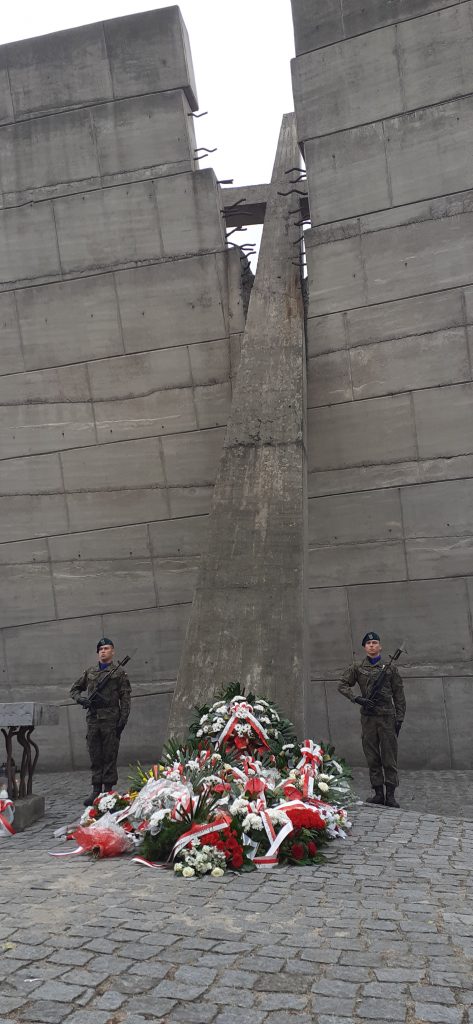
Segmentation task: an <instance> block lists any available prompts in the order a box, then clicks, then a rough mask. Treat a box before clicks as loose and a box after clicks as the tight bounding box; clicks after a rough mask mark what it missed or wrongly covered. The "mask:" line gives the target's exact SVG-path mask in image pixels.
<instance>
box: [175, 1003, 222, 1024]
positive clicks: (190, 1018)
mask: <svg viewBox="0 0 473 1024" xmlns="http://www.w3.org/2000/svg"><path fill="white" fill-rule="evenodd" d="M219 1009H220V1008H219V1007H218V1006H217V1004H216V1003H206V1002H200V1003H197V1004H194V1003H181V1005H178V1006H175V1007H174V1010H173V1011H172V1018H171V1019H170V1021H169V1024H172V1021H174V1022H179V1024H180V1022H181V1021H183V1022H185V1024H187V1022H189V1024H209V1022H210V1021H213V1019H214V1017H215V1016H216V1014H217V1013H218V1011H219ZM166 1024H168V1022H166Z"/></svg>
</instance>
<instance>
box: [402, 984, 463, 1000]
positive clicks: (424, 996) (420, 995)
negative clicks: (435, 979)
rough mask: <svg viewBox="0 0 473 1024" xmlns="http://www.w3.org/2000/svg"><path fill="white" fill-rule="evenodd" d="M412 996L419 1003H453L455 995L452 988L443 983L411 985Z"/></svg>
mask: <svg viewBox="0 0 473 1024" xmlns="http://www.w3.org/2000/svg"><path fill="white" fill-rule="evenodd" d="M410 989H411V996H412V998H413V999H415V1000H416V1002H419V1003H447V1004H448V1003H450V1004H451V1005H453V1004H454V1003H455V1002H456V1000H455V995H454V993H453V992H452V990H451V989H450V988H447V987H444V986H441V985H411V986H410Z"/></svg>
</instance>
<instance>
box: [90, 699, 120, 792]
mask: <svg viewBox="0 0 473 1024" xmlns="http://www.w3.org/2000/svg"><path fill="white" fill-rule="evenodd" d="M116 729H117V721H116V718H115V717H114V718H113V719H112V720H110V719H99V718H89V719H88V721H87V747H88V751H89V757H90V767H91V769H92V786H93V788H94V789H96V790H101V789H102V786H103V788H104V789H105V790H106V791H108V790H109V789H113V788H114V787H115V786H116V784H117V780H118V771H117V757H118V748H119V746H120V739H119V737H118V736H117V733H116Z"/></svg>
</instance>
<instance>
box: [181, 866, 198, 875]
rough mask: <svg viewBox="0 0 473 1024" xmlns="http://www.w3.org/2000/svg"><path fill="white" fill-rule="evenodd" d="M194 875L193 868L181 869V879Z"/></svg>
mask: <svg viewBox="0 0 473 1024" xmlns="http://www.w3.org/2000/svg"><path fill="white" fill-rule="evenodd" d="M194 875H195V871H194V868H189V867H185V868H183V869H182V877H183V878H193V877H194Z"/></svg>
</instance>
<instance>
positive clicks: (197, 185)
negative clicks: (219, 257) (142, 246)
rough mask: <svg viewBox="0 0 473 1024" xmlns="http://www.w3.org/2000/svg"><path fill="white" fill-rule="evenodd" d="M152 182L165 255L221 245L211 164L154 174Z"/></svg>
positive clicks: (217, 195)
mask: <svg viewBox="0 0 473 1024" xmlns="http://www.w3.org/2000/svg"><path fill="white" fill-rule="evenodd" d="M154 186H155V189H156V197H157V204H158V212H159V224H160V230H161V234H162V239H163V247H164V252H165V254H166V256H181V255H185V254H186V253H189V254H190V253H197V252H200V251H205V250H207V249H210V250H212V249H222V248H223V247H224V245H225V234H224V230H223V220H222V217H221V214H220V207H221V197H220V190H219V187H218V184H217V181H216V178H215V174H214V172H213V171H212V170H210V168H209V169H208V170H207V169H206V170H202V171H194V172H193V173H189V174H175V175H170V176H169V177H165V178H157V179H156V181H155V183H154Z"/></svg>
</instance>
